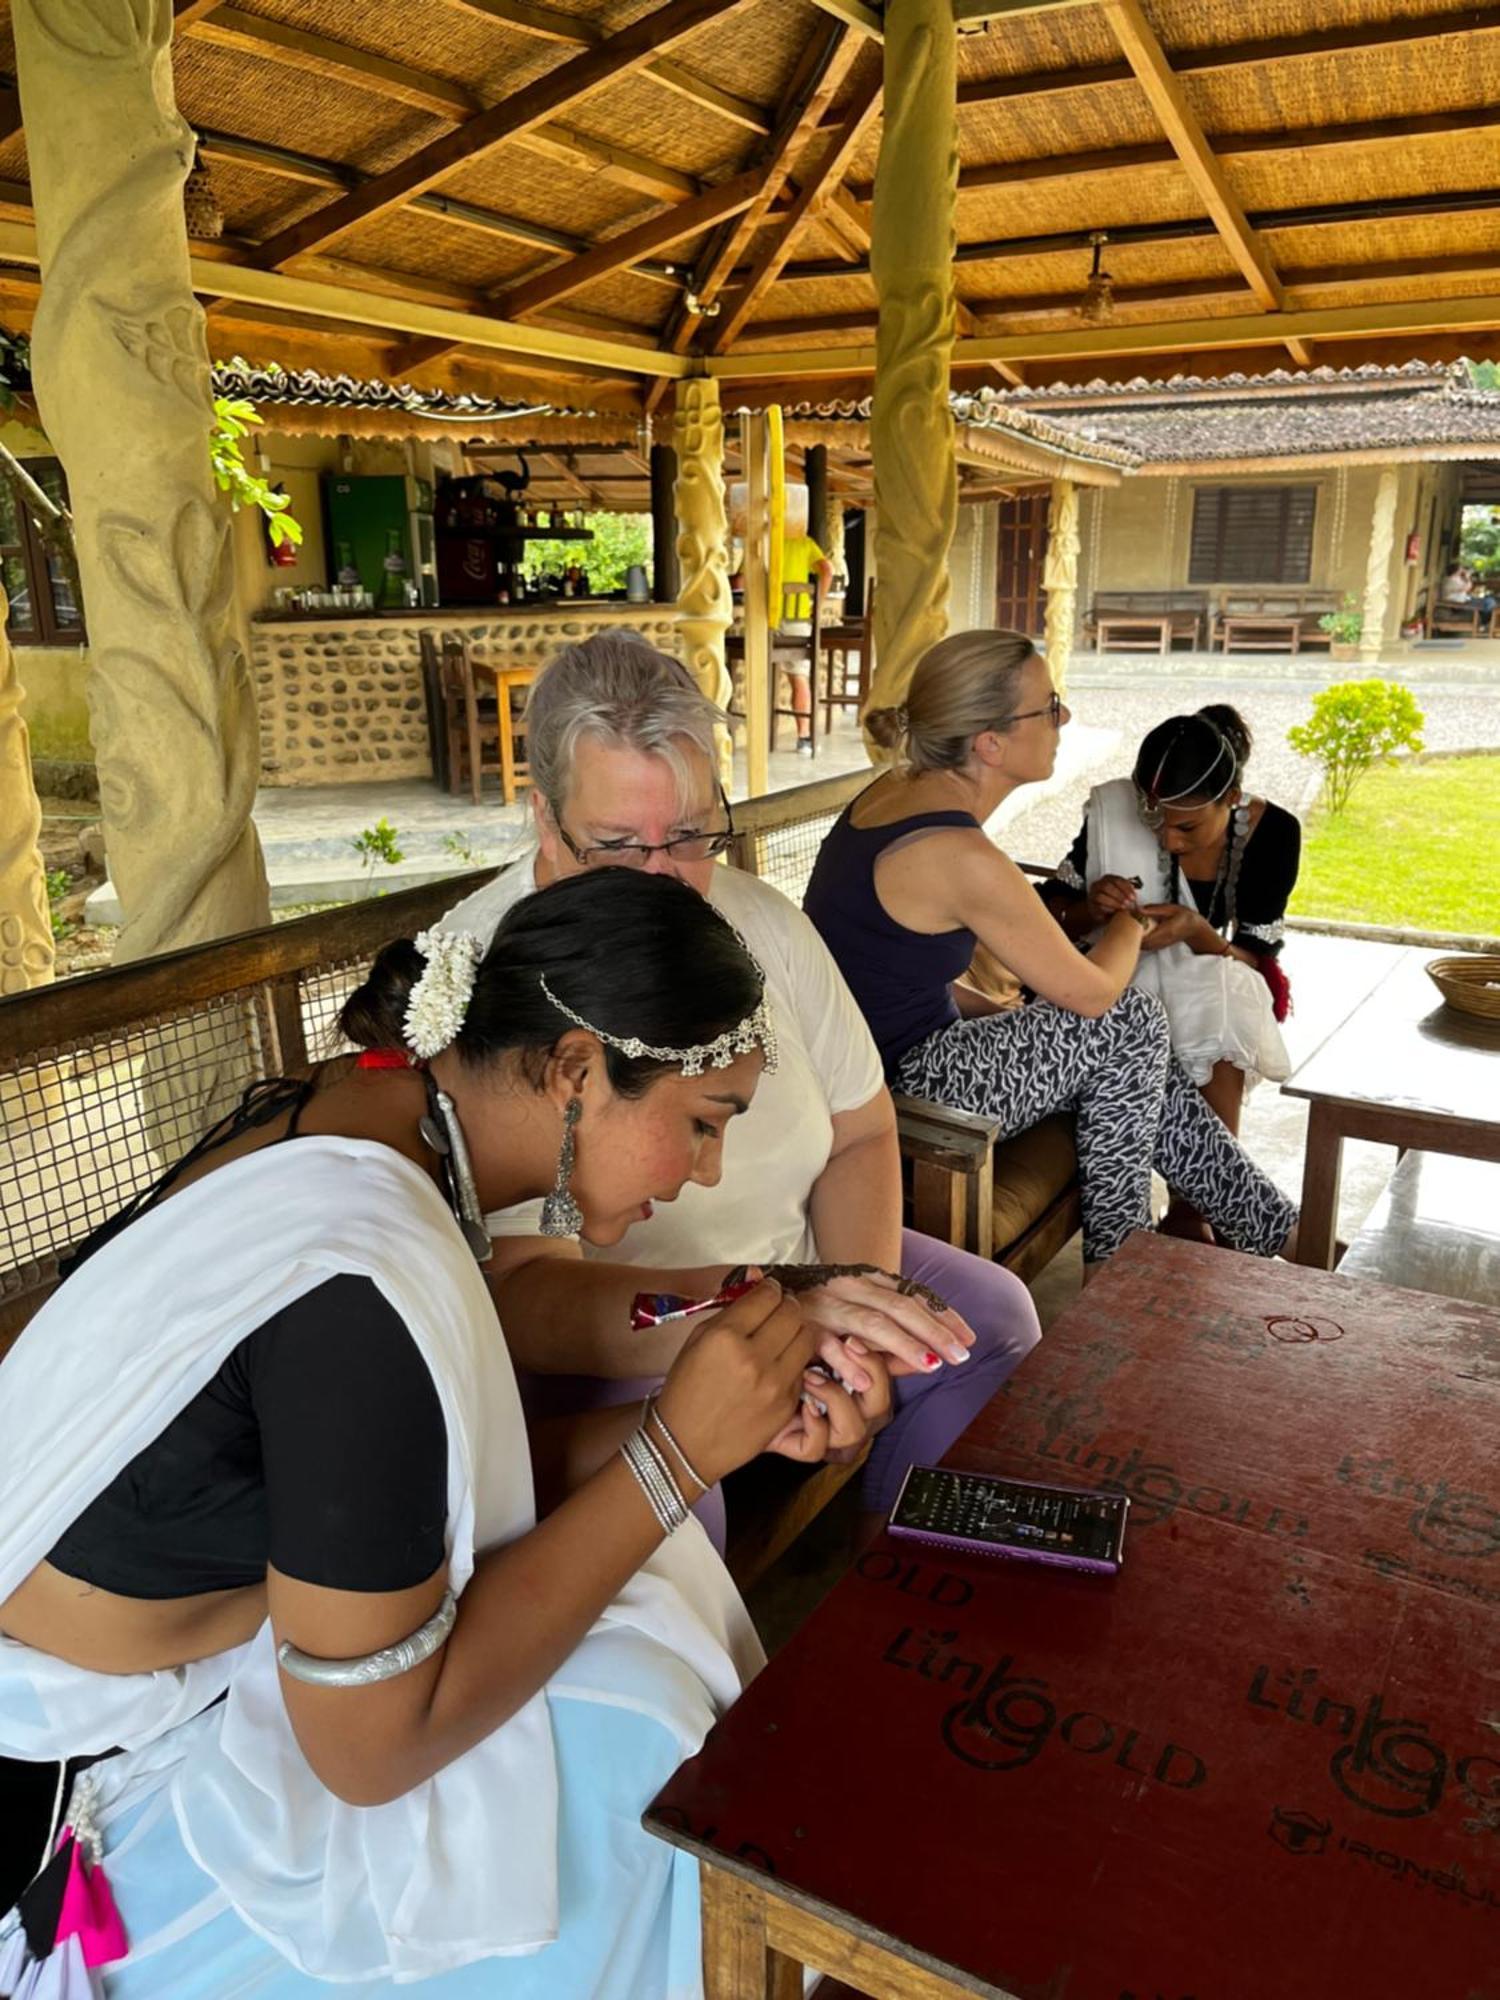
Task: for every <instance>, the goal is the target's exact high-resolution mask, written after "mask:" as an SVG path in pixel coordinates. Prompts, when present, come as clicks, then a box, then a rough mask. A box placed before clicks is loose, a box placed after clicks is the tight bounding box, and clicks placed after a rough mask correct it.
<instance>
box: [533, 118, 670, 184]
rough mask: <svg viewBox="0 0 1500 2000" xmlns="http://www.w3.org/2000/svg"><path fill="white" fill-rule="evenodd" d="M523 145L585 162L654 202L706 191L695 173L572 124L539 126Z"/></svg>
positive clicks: (606, 176) (541, 151)
mask: <svg viewBox="0 0 1500 2000" xmlns="http://www.w3.org/2000/svg"><path fill="white" fill-rule="evenodd" d="M520 143H521V144H522V145H523V146H525V147H526V148H527V150H528V151H529V152H533V153H542V154H545V155H547V156H548V157H549V158H551V159H560V160H572V161H581V162H582V164H583V165H584V166H585V167H589V168H592V170H593V171H594V172H595V173H596V174H599V175H600V176H601V177H602V178H604V179H606V180H611V181H616V182H618V183H619V185H620V186H621V187H628V188H632V189H634V191H635V192H636V193H637V194H645V195H649V196H650V197H651V199H652V200H653V201H687V200H689V199H691V197H692V196H693V195H697V194H702V192H703V183H702V181H699V180H695V179H694V178H693V176H692V175H691V174H684V173H679V172H678V170H677V169H676V168H675V167H667V166H663V165H662V164H661V162H660V161H657V160H648V159H647V158H646V157H645V155H644V154H642V153H633V152H631V151H630V149H629V148H628V147H626V146H617V145H615V144H614V143H613V141H608V142H606V141H605V140H603V139H595V138H594V137H593V136H592V135H591V134H590V133H587V132H579V131H577V130H576V129H575V128H574V127H572V126H570V125H558V124H550V125H539V126H538V127H537V129H536V130H535V131H534V132H528V133H527V134H526V136H525V137H524V138H523V139H522V140H521V141H520Z"/></svg>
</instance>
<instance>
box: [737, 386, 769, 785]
mask: <svg viewBox="0 0 1500 2000" xmlns="http://www.w3.org/2000/svg"><path fill="white" fill-rule="evenodd" d="M767 431H768V427H767V424H766V417H765V412H764V411H763V410H746V411H745V412H744V413H743V415H742V416H741V417H740V463H741V464H742V465H743V466H744V468H745V485H746V496H745V563H744V569H743V572H742V574H743V576H744V580H745V599H744V602H745V787H746V791H747V794H748V796H749V797H750V798H752V799H758V798H760V797H761V795H762V794H763V793H764V792H767V791H769V790H770V785H771V767H770V743H771V621H770V610H769V606H768V604H767V600H766V591H767V588H768V579H767V567H768V564H767V554H768V552H767V547H766V538H767V533H768V530H769V523H770V512H771V506H770V500H771V454H770V439H769V436H768V434H767Z"/></svg>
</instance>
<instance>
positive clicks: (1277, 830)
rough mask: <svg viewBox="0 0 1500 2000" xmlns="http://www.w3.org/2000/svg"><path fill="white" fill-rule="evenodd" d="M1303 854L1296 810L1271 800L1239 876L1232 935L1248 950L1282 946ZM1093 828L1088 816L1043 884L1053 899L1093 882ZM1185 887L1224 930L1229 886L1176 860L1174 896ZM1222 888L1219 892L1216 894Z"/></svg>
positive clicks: (1271, 952)
mask: <svg viewBox="0 0 1500 2000" xmlns="http://www.w3.org/2000/svg"><path fill="white" fill-rule="evenodd" d="M1301 858H1302V827H1301V825H1300V823H1299V821H1298V820H1297V818H1296V816H1295V814H1293V813H1289V812H1288V811H1287V810H1286V808H1285V807H1284V806H1277V805H1272V804H1271V802H1270V800H1269V799H1268V800H1267V801H1266V806H1265V810H1264V811H1263V812H1262V814H1261V816H1260V819H1259V821H1258V822H1257V824H1256V825H1255V827H1254V828H1253V829H1252V831H1251V834H1250V838H1249V839H1248V840H1247V841H1246V842H1245V851H1244V854H1243V855H1242V856H1241V858H1240V876H1239V882H1238V884H1237V886H1236V890H1235V925H1234V931H1233V934H1232V936H1231V938H1230V943H1231V944H1237V945H1239V946H1241V947H1242V949H1244V950H1245V951H1250V952H1254V953H1255V954H1256V956H1257V957H1260V958H1274V957H1276V955H1277V953H1278V952H1279V951H1280V950H1281V946H1282V938H1283V933H1284V930H1285V918H1286V906H1287V904H1288V902H1290V900H1291V894H1292V891H1293V889H1294V888H1295V887H1296V886H1297V868H1298V864H1299V863H1300V861H1301ZM1088 859H1089V830H1088V821H1087V820H1086V819H1085V821H1084V823H1083V825H1082V826H1081V827H1080V828H1079V830H1078V838H1077V839H1076V840H1075V841H1074V842H1073V845H1072V846H1071V847H1070V848H1069V849H1068V858H1067V860H1066V861H1064V862H1063V863H1062V865H1061V866H1060V867H1059V869H1058V871H1057V873H1056V874H1055V875H1054V876H1052V877H1051V878H1050V880H1048V881H1046V882H1044V883H1043V884H1042V895H1043V896H1044V897H1045V898H1046V899H1047V900H1048V901H1049V902H1050V901H1053V900H1054V899H1056V900H1058V901H1064V902H1066V901H1071V900H1073V899H1075V898H1076V897H1078V896H1079V895H1081V894H1082V893H1083V889H1084V885H1085V883H1086V882H1087V881H1088ZM1184 890H1191V892H1192V900H1193V903H1194V904H1195V905H1196V906H1197V908H1198V910H1199V911H1200V913H1201V914H1202V915H1203V916H1205V917H1207V919H1208V921H1209V922H1210V923H1211V924H1213V925H1214V927H1215V928H1216V929H1222V928H1223V925H1224V922H1225V918H1226V915H1227V912H1226V910H1225V895H1224V885H1223V884H1222V883H1214V882H1191V881H1189V880H1188V878H1187V877H1186V876H1185V875H1184V874H1182V872H1181V870H1180V869H1179V868H1178V866H1177V863H1176V861H1175V859H1174V860H1173V862H1172V887H1171V891H1170V900H1171V901H1173V902H1175V903H1185V902H1186V901H1187V897H1186V896H1185V895H1184V893H1183V891H1184ZM1216 891H1217V893H1216Z"/></svg>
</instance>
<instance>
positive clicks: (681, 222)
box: [495, 173, 760, 319]
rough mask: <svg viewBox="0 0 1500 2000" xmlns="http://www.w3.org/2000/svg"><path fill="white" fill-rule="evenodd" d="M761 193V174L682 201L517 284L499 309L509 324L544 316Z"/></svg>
mask: <svg viewBox="0 0 1500 2000" xmlns="http://www.w3.org/2000/svg"><path fill="white" fill-rule="evenodd" d="M759 192H760V176H759V175H758V174H755V173H743V174H736V175H735V177H734V179H733V180H728V181H725V182H724V183H723V184H722V186H720V187H714V188H708V189H707V190H706V191H705V192H704V193H703V194H700V195H696V196H695V197H694V198H693V200H691V201H684V202H679V203H678V204H677V205H676V207H674V208H669V209H667V210H666V211H665V213H664V214H661V215H655V216H652V217H651V218H650V219H649V220H647V221H645V222H640V223H637V224H636V226H635V227H634V228H633V229H624V230H621V231H620V232H619V233H618V234H617V235H614V236H607V237H605V239H604V240H603V242H602V243H596V244H594V245H592V247H591V248H589V249H588V250H586V251H585V252H584V253H583V255H582V256H579V257H574V258H572V259H570V260H569V261H568V262H567V263H564V264H558V265H555V266H554V267H553V268H552V269H551V270H550V271H542V272H540V273H539V274H538V275H537V276H536V277H534V278H531V279H528V280H527V281H526V283H524V284H520V285H512V286H511V287H510V288H509V289H508V290H506V291H503V292H501V293H499V294H498V295H497V297H496V300H495V310H496V311H497V312H498V313H500V314H501V315H502V316H503V317H505V318H507V319H521V318H524V317H525V315H526V314H527V313H534V312H540V311H542V310H543V308H544V307H546V306H549V305H551V304H553V303H554V301H556V300H558V299H565V298H568V297H570V296H571V295H572V294H573V293H574V292H577V291H581V290H582V289H583V287H584V286H585V285H592V284H595V283H597V281H598V280H599V279H600V278H607V277H608V276H609V275H610V274H611V273H612V272H614V271H623V270H626V269H628V268H629V267H630V266H631V265H632V264H635V263H637V262H638V261H639V260H640V259H641V258H643V257H649V256H651V255H652V254H653V253H654V252H655V251H657V250H665V249H667V248H668V247H669V246H670V245H671V244H673V243H680V242H682V240H683V239H684V237H688V236H696V235H698V234H699V232H700V231H701V230H704V229H708V228H710V227H711V226H712V225H713V224H715V223H718V222H722V221H723V220H724V219H725V217H726V216H731V215H740V214H743V212H744V211H745V210H746V209H747V208H748V207H749V206H750V204H751V203H752V202H753V201H754V200H755V199H756V197H757V195H758V194H759Z"/></svg>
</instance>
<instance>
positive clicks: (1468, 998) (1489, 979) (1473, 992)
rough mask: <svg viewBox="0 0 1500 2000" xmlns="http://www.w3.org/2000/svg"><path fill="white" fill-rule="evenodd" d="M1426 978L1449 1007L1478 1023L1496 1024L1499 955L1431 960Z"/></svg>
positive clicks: (1499, 997) (1499, 995)
mask: <svg viewBox="0 0 1500 2000" xmlns="http://www.w3.org/2000/svg"><path fill="white" fill-rule="evenodd" d="M1427 976H1428V978H1429V979H1430V980H1431V981H1432V983H1433V985H1434V986H1435V987H1436V988H1437V990H1438V992H1439V993H1441V994H1442V996H1443V998H1444V999H1445V1000H1446V1001H1447V1003H1448V1005H1449V1006H1450V1007H1456V1008H1457V1009H1458V1010H1459V1012H1460V1013H1461V1014H1472V1015H1474V1017H1475V1018H1476V1020H1480V1021H1500V952H1492V951H1491V952H1476V953H1475V954H1474V955H1473V956H1472V957H1464V958H1431V959H1429V960H1428V961H1427Z"/></svg>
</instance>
